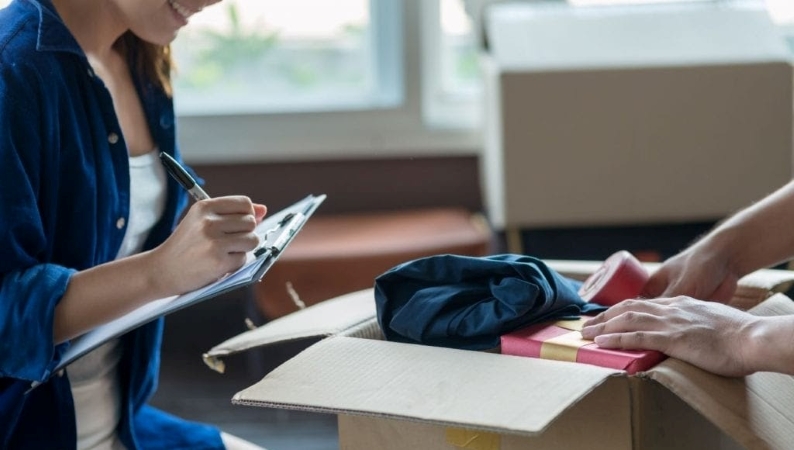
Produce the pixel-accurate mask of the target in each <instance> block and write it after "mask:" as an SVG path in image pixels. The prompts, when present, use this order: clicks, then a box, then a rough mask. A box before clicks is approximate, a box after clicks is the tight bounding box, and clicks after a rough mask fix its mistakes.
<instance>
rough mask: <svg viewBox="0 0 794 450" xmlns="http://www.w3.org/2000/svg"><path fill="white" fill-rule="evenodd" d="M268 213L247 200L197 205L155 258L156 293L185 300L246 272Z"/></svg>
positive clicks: (235, 198)
mask: <svg viewBox="0 0 794 450" xmlns="http://www.w3.org/2000/svg"><path fill="white" fill-rule="evenodd" d="M266 212H267V209H266V208H265V207H264V206H263V205H259V204H255V203H253V202H251V199H249V198H248V197H245V196H227V197H216V198H212V199H208V200H202V201H199V202H196V203H194V204H193V205H192V206H191V207H190V209H189V210H188V212H187V214H186V215H185V217H184V218H183V219H182V221H181V222H180V223H179V225H178V226H177V227H176V229H175V230H174V232H173V233H172V234H171V236H170V237H169V238H168V239H167V240H166V241H165V242H163V243H162V244H161V245H160V246H159V247H157V248H155V249H154V250H153V251H152V253H151V258H152V265H151V269H152V271H153V274H152V277H153V279H154V280H155V284H156V285H157V289H158V291H160V292H161V293H162V296H163V297H166V296H170V295H177V294H183V293H185V292H189V291H192V290H195V289H198V288H200V287H203V286H205V285H207V284H209V283H211V282H213V281H216V280H218V279H219V278H221V277H222V276H224V275H225V274H227V273H230V272H234V271H235V270H237V269H239V268H240V267H242V265H243V264H244V263H245V260H246V253H247V252H249V251H251V250H253V249H255V248H256V246H257V245H259V237H258V236H257V235H256V234H255V233H254V229H255V228H256V225H257V224H258V223H259V222H260V221H261V220H262V217H264V215H265V213H266Z"/></svg>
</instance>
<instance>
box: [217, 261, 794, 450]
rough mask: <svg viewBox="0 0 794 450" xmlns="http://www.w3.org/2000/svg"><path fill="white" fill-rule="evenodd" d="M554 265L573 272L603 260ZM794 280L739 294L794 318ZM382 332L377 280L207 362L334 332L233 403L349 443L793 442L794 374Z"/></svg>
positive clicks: (785, 276)
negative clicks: (307, 418) (581, 360)
mask: <svg viewBox="0 0 794 450" xmlns="http://www.w3.org/2000/svg"><path fill="white" fill-rule="evenodd" d="M549 264H550V266H551V267H552V268H554V269H556V270H558V271H559V272H561V273H563V274H566V275H569V276H572V277H579V276H582V277H583V276H586V275H587V274H589V273H590V272H592V270H595V269H596V268H597V267H598V266H599V265H600V263H597V262H593V263H588V262H564V261H559V262H549ZM566 269H569V270H566ZM649 270H652V268H649ZM792 280H794V273H792V272H788V271H771V270H767V271H760V272H757V273H754V274H751V275H748V276H747V277H745V278H743V279H742V280H741V286H742V287H741V288H740V290H739V296H738V297H737V298H739V299H740V301H741V302H742V303H743V304H750V303H760V304H759V305H758V306H757V307H755V308H754V309H753V312H754V313H755V314H764V315H780V314H792V313H794V303H792V301H791V300H790V299H789V298H788V297H786V296H784V295H782V294H775V291H777V290H781V289H787V288H788V287H789V286H790V285H791V282H792ZM751 298H752V300H751ZM379 335H380V332H379V329H378V326H377V321H376V319H375V305H374V300H373V293H372V291H371V290H365V291H360V292H356V293H352V294H348V295H345V296H342V297H339V298H336V299H332V300H328V301H325V302H322V303H319V304H317V305H315V306H313V307H310V308H307V309H304V310H301V311H299V312H297V313H294V314H291V315H289V316H286V317H283V318H280V319H277V320H275V321H273V322H271V323H269V324H267V325H265V326H263V327H260V328H258V329H256V330H252V331H250V332H247V333H244V334H242V335H239V336H237V337H235V338H232V339H230V340H229V341H226V342H224V343H222V344H220V345H218V346H217V347H215V348H213V349H212V350H210V351H209V352H208V353H207V354H206V355H205V360H206V361H208V362H209V363H211V364H212V365H214V366H218V364H219V363H220V361H221V358H222V357H223V356H224V355H228V354H231V353H236V352H240V351H245V350H247V349H250V348H253V347H258V346H261V345H276V344H277V343H279V342H283V341H290V340H300V339H306V338H317V337H322V336H328V337H327V338H325V339H321V340H320V341H319V342H317V343H316V344H313V345H311V346H309V347H308V348H307V349H306V350H304V351H303V352H301V353H299V354H298V355H297V356H295V357H294V358H292V359H290V360H289V361H287V362H286V363H284V364H283V365H281V366H279V367H278V368H276V369H275V370H274V371H272V372H271V373H269V374H267V375H266V376H265V377H264V378H263V379H262V380H261V381H260V382H258V383H256V384H255V385H253V386H251V387H249V388H247V389H245V390H243V391H241V392H239V393H237V394H236V395H235V396H234V398H233V399H232V401H233V403H235V404H240V405H251V406H257V407H270V408H285V409H300V410H307V411H316V412H325V413H333V414H338V418H339V440H340V449H343V450H373V449H378V450H397V449H401V450H402V449H411V450H424V449H426V450H430V449H433V450H435V449H449V450H455V449H460V448H467V449H478V450H518V449H527V448H531V449H533V450H535V449H540V450H542V449H555V450H557V449H566V450H576V449H588V450H590V449H609V450H620V449H651V450H653V449H672V448H675V449H736V448H750V449H781V450H782V449H790V448H791V443H792V442H794V377H790V376H784V375H780V374H772V373H758V374H754V375H752V376H749V377H746V378H743V379H742V378H724V377H719V376H715V375H712V374H709V373H707V372H704V371H702V370H700V369H697V368H695V367H693V366H691V365H688V364H686V363H683V362H681V361H679V360H676V359H672V358H668V359H667V360H665V361H664V362H662V363H661V364H659V365H658V366H656V367H654V368H653V369H651V370H648V371H646V372H642V373H639V374H638V375H636V376H629V375H627V374H626V372H623V371H620V370H614V369H607V368H602V367H595V366H590V365H586V364H576V363H568V362H559V361H548V360H541V359H533V358H524V357H514V356H508V355H500V354H494V353H489V352H475V351H465V350H455V349H448V348H438V347H429V346H421V345H411V344H401V343H394V342H386V341H380V340H376V339H377V337H378V336H379Z"/></svg>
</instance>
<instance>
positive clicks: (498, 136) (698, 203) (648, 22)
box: [480, 1, 794, 251]
mask: <svg viewBox="0 0 794 450" xmlns="http://www.w3.org/2000/svg"><path fill="white" fill-rule="evenodd" d="M549 3H550V2H499V3H497V4H494V5H492V6H489V7H488V8H487V9H486V10H485V14H484V15H485V24H484V25H485V28H486V35H487V42H488V45H489V47H488V49H487V51H486V53H485V54H484V55H483V58H482V59H483V73H484V81H485V89H484V93H485V112H484V115H483V117H484V121H485V123H484V128H483V133H484V138H483V141H484V149H483V155H482V157H481V160H480V161H481V179H482V181H483V194H484V200H485V204H486V208H487V212H488V217H489V219H490V220H491V222H492V224H493V225H494V226H495V227H496V228H497V229H514V228H518V229H521V228H549V227H577V226H585V227H592V226H617V225H645V224H677V223H691V222H707V221H716V220H719V219H721V218H723V217H725V216H726V215H728V214H730V213H732V212H734V211H736V210H738V209H740V208H743V207H745V206H747V205H749V204H751V203H752V202H754V201H756V200H758V199H759V198H761V197H763V196H764V195H766V194H768V193H770V192H772V191H773V190H775V189H776V188H778V187H780V186H782V185H783V184H785V183H786V182H788V181H789V180H790V179H791V177H792V149H793V144H792V136H793V135H794V132H793V131H792V124H793V123H794V118H793V117H792V104H794V103H793V98H792V67H791V64H790V62H789V61H790V56H789V51H788V48H787V46H786V43H785V41H784V39H783V38H782V36H780V33H779V30H778V28H777V26H776V25H775V24H774V23H772V21H771V20H770V18H769V15H768V13H767V12H766V11H765V9H764V7H763V4H760V5H755V4H753V5H747V4H746V2H745V4H744V5H739V6H735V5H736V4H737V2H731V1H727V2H697V4H667V5H637V6H633V7H632V6H625V5H624V6H615V7H605V6H601V7H599V8H595V7H593V8H585V7H576V6H571V5H569V4H566V3H565V2H558V3H557V4H549ZM704 174H707V176H704ZM739 180H741V181H739ZM516 251H518V250H517V249H516Z"/></svg>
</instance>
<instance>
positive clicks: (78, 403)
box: [66, 150, 166, 450]
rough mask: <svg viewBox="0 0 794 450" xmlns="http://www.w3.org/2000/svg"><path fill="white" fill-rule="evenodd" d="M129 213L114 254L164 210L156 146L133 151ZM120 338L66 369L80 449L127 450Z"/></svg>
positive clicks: (134, 249) (138, 246) (139, 241)
mask: <svg viewBox="0 0 794 450" xmlns="http://www.w3.org/2000/svg"><path fill="white" fill-rule="evenodd" d="M129 160H130V216H129V218H128V220H127V229H126V231H125V234H124V239H123V241H122V243H121V248H120V249H119V252H118V254H117V255H116V259H119V258H124V257H126V256H130V255H133V254H135V253H138V252H140V251H141V250H142V249H143V245H144V243H145V241H146V238H147V237H148V236H149V232H150V231H151V229H152V227H154V225H155V224H156V223H157V221H159V220H160V217H162V215H163V211H164V210H165V200H166V173H165V170H164V169H163V165H162V164H160V162H159V158H158V151H156V150H155V151H152V152H149V153H146V154H143V155H140V156H134V157H130V158H129ZM120 344H121V343H120V341H119V339H113V340H111V341H108V342H106V343H105V344H103V345H102V346H100V347H98V348H97V349H95V350H93V351H92V352H90V353H88V354H87V355H85V356H83V357H82V358H80V359H78V360H77V361H75V362H73V363H72V364H71V365H69V367H68V368H67V369H66V371H67V373H68V375H69V382H70V383H71V385H72V397H74V409H75V415H76V418H77V449H78V450H89V449H90V450H124V444H122V443H121V441H120V440H119V438H118V433H117V430H116V427H117V426H118V424H119V420H120V419H121V388H120V385H119V379H118V371H117V368H118V363H119V360H120V359H121V351H122V349H121V345H120Z"/></svg>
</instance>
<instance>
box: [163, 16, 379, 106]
mask: <svg viewBox="0 0 794 450" xmlns="http://www.w3.org/2000/svg"><path fill="white" fill-rule="evenodd" d="M309 12H310V13H309ZM370 31H371V30H370V22H369V0H335V1H333V2H328V1H325V0H227V1H224V2H222V3H219V4H216V5H213V6H211V7H209V8H207V9H206V10H204V11H202V12H201V14H197V15H196V16H195V17H194V18H193V19H192V20H191V23H190V24H189V25H188V26H187V27H186V28H185V29H184V30H182V32H181V33H180V35H179V37H178V38H177V39H176V41H175V42H174V45H173V48H174V55H175V59H176V62H177V67H178V73H177V75H176V77H175V89H176V91H177V96H176V99H177V100H176V101H177V110H178V111H179V112H181V113H183V114H185V113H187V114H196V113H223V112H235V113H237V112H251V111H257V112H262V111H274V110H275V111H290V110H307V109H308V110H316V109H324V108H328V107H330V106H331V105H333V106H338V105H340V104H342V105H344V104H351V105H356V106H362V105H366V103H367V102H368V101H371V100H372V97H373V96H374V95H375V92H374V91H375V90H376V89H377V83H376V74H375V73H374V70H375V67H374V64H373V59H374V55H373V51H372V46H371V43H372V39H371V35H370ZM366 106H372V105H366Z"/></svg>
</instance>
